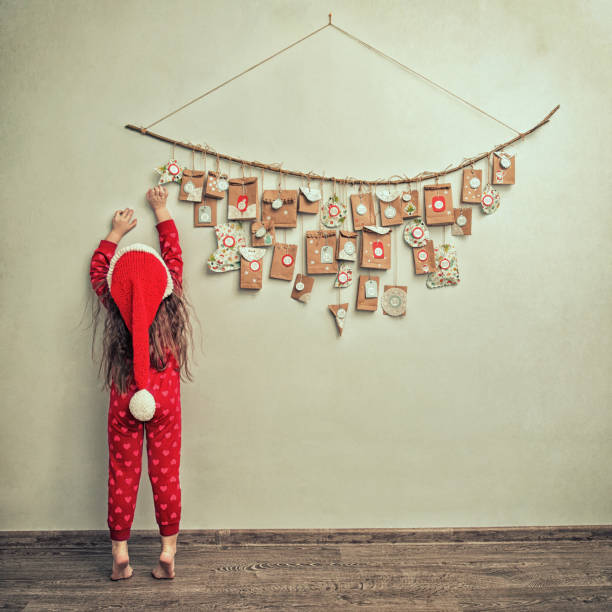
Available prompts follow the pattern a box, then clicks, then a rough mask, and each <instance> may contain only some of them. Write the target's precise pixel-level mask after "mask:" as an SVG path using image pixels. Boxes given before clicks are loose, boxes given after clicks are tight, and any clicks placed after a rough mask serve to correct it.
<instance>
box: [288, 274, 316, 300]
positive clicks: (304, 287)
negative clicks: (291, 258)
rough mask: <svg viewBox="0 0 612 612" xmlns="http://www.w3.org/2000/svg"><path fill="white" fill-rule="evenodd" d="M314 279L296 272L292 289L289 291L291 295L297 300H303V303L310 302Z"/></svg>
mask: <svg viewBox="0 0 612 612" xmlns="http://www.w3.org/2000/svg"><path fill="white" fill-rule="evenodd" d="M314 280H315V279H314V278H313V277H312V276H306V275H305V274H296V276H295V283H294V285H293V290H292V291H291V297H292V298H293V299H294V300H297V301H298V302H303V303H304V304H307V303H308V302H310V298H311V296H312V286H313V285H314Z"/></svg>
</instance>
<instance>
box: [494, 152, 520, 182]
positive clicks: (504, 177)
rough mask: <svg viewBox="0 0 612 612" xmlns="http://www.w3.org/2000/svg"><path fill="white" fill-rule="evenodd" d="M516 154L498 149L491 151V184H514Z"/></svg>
mask: <svg viewBox="0 0 612 612" xmlns="http://www.w3.org/2000/svg"><path fill="white" fill-rule="evenodd" d="M515 168H516V156H515V155H510V154H508V153H505V152H504V151H499V152H497V153H493V185H514V173H515Z"/></svg>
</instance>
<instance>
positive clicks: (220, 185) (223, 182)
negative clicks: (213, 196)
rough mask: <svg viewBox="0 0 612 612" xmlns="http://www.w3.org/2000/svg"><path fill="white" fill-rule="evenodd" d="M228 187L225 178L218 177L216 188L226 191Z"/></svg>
mask: <svg viewBox="0 0 612 612" xmlns="http://www.w3.org/2000/svg"><path fill="white" fill-rule="evenodd" d="M228 188H229V183H228V182H227V180H226V179H224V178H220V179H219V180H218V181H217V189H218V190H219V191H227V189H228Z"/></svg>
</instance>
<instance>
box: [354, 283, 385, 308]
mask: <svg viewBox="0 0 612 612" xmlns="http://www.w3.org/2000/svg"><path fill="white" fill-rule="evenodd" d="M379 283H380V277H379V276H370V275H369V274H368V275H363V274H362V275H361V276H360V277H359V287H358V288H357V310H370V311H374V310H377V309H378V288H379Z"/></svg>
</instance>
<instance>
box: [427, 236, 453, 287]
mask: <svg viewBox="0 0 612 612" xmlns="http://www.w3.org/2000/svg"><path fill="white" fill-rule="evenodd" d="M434 254H435V258H436V269H435V270H434V271H433V272H430V273H429V274H428V276H427V282H426V283H425V284H426V285H427V288H428V289H436V288H437V287H448V286H449V285H457V284H459V268H458V267H457V252H456V250H455V247H454V246H453V245H452V244H441V245H440V246H439V247H436V248H435V249H434Z"/></svg>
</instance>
